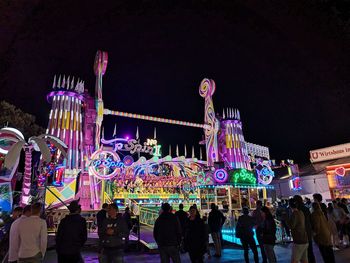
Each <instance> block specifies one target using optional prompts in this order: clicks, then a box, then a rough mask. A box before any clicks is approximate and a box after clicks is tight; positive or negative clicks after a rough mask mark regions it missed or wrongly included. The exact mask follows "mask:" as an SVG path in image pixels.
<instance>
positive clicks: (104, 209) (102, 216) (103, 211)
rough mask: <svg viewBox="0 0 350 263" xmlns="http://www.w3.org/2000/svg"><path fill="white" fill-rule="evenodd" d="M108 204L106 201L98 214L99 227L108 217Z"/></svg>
mask: <svg viewBox="0 0 350 263" xmlns="http://www.w3.org/2000/svg"><path fill="white" fill-rule="evenodd" d="M107 211H108V204H106V203H104V204H103V205H102V209H101V210H100V211H98V212H97V214H96V221H97V227H98V229H100V228H101V226H102V223H103V221H104V220H105V219H106V218H107Z"/></svg>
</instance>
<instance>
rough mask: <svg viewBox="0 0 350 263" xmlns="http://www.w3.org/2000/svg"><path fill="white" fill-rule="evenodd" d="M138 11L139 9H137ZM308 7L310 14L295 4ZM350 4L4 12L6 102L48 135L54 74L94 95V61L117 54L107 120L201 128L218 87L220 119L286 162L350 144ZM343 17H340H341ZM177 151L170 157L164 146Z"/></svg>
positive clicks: (41, 7) (20, 8)
mask: <svg viewBox="0 0 350 263" xmlns="http://www.w3.org/2000/svg"><path fill="white" fill-rule="evenodd" d="M130 2H132V4H131V3H130ZM296 2H300V3H296ZM342 2H343V1H327V0H323V1H321V0H309V1H295V0H284V1H280V0H270V1H266V0H259V1H247V0H244V1H243V0H242V1H234V0H229V1H217V0H216V1H163V0H162V1H123V2H122V1H117V0H113V1H86V0H84V1H81V0H74V1H67V0H60V1H57V0H45V1H44V0H27V1H20V0H17V1H16V0H11V1H10V0H7V1H5V0H4V1H1V2H0V89H1V90H0V94H1V95H0V98H1V99H6V100H8V101H9V102H11V103H13V104H15V105H16V106H18V107H20V108H22V109H23V110H24V111H27V112H29V113H32V114H34V115H36V116H37V119H38V122H39V124H41V125H42V126H46V125H47V121H48V113H49V109H50V105H49V104H48V103H47V102H46V99H45V96H46V94H47V93H48V92H49V90H50V88H51V85H52V80H53V76H54V74H66V75H74V76H76V77H80V78H82V79H84V80H85V87H88V89H89V90H90V93H91V94H93V89H94V83H95V76H94V73H93V61H94V56H95V53H96V50H98V49H101V50H105V51H107V52H108V53H109V63H108V69H107V73H106V75H105V77H104V82H103V97H104V101H105V107H106V108H108V109H114V110H120V111H128V112H135V113H140V114H147V115H155V116H160V117H168V118H175V119H180V120H188V121H193V122H199V123H202V122H203V118H204V101H203V99H202V98H201V97H200V96H199V94H198V86H199V84H200V82H201V80H202V79H203V78H205V77H207V78H212V79H214V80H215V82H216V85H217V90H216V93H215V94H214V105H215V110H216V111H218V112H219V113H220V114H221V112H222V109H223V107H236V108H239V109H240V111H241V117H242V120H243V129H244V135H245V138H246V140H247V141H249V142H254V143H257V144H261V145H265V146H268V147H270V151H271V153H272V157H274V158H276V159H284V158H294V159H296V160H297V161H299V162H305V161H307V159H308V151H309V150H310V149H315V148H319V147H324V146H330V145H334V144H339V143H345V142H348V141H349V134H350V126H349V124H348V120H349V112H350V103H349V95H350V94H349V93H350V91H349V90H350V89H349V83H350V75H349V66H350V52H349V47H350V45H349V44H350V43H349V37H350V30H347V28H345V27H344V26H342V23H343V21H346V20H347V19H348V16H347V9H346V8H347V6H346V5H342ZM335 9H337V10H338V11H340V15H338V16H335V12H334V10H335ZM114 123H117V127H118V134H120V135H125V134H127V133H133V132H135V130H136V126H137V125H138V126H139V128H140V134H141V137H143V138H146V137H150V136H152V134H153V127H155V126H156V127H157V129H158V134H157V135H158V139H159V141H160V142H161V143H162V144H163V145H167V144H169V143H172V145H173V146H175V145H176V144H179V145H183V144H187V146H188V147H189V146H190V145H196V147H197V145H198V141H199V140H200V139H201V136H202V131H201V130H200V129H196V128H185V127H180V126H179V127H178V126H169V125H163V124H154V123H150V122H145V121H132V120H127V119H123V118H119V117H107V118H105V126H106V135H109V134H111V133H112V130H113V125H114ZM166 148H167V146H166Z"/></svg>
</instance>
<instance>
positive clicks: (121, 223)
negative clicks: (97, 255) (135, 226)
mask: <svg viewBox="0 0 350 263" xmlns="http://www.w3.org/2000/svg"><path fill="white" fill-rule="evenodd" d="M118 211H119V210H118V206H117V205H116V204H110V205H109V206H108V216H109V217H108V218H106V219H105V220H104V221H103V223H102V225H101V228H99V229H98V231H99V236H100V244H101V246H102V255H101V262H102V263H121V262H123V253H124V247H125V239H126V236H127V235H128V234H129V230H128V226H127V223H126V222H125V219H124V218H123V216H122V215H121V214H118Z"/></svg>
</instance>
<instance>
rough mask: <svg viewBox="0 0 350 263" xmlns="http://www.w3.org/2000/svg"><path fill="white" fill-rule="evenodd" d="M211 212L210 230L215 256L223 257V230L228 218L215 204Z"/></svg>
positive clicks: (209, 219)
mask: <svg viewBox="0 0 350 263" xmlns="http://www.w3.org/2000/svg"><path fill="white" fill-rule="evenodd" d="M210 208H211V211H210V213H209V218H208V224H209V228H210V233H211V237H212V238H213V241H214V246H215V254H214V257H221V250H222V246H221V235H220V233H221V228H222V226H223V224H224V223H225V220H226V217H225V216H224V215H223V214H222V213H221V212H220V211H219V210H218V209H217V208H216V205H215V204H214V203H213V204H211V206H210Z"/></svg>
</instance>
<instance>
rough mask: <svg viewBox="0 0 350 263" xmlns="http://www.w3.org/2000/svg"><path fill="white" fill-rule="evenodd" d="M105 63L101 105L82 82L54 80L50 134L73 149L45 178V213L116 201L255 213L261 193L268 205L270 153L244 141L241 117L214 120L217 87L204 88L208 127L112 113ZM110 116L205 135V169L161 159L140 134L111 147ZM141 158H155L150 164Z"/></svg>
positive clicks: (98, 93)
mask: <svg viewBox="0 0 350 263" xmlns="http://www.w3.org/2000/svg"><path fill="white" fill-rule="evenodd" d="M107 62H108V55H107V52H103V51H98V52H97V54H96V58H95V64H94V72H95V75H96V85H95V99H94V98H92V97H91V96H90V95H89V94H88V92H87V90H85V88H84V82H83V81H81V80H78V81H77V82H76V83H75V82H74V78H73V79H70V77H68V78H65V76H63V77H62V78H61V76H59V78H58V79H56V76H55V78H54V82H53V86H52V91H51V92H50V93H49V94H48V96H47V99H48V101H49V102H50V103H52V109H51V112H50V115H49V124H48V128H47V132H46V133H47V134H50V135H52V136H56V137H58V138H59V139H61V140H62V141H63V142H64V143H65V144H66V145H67V147H68V154H67V155H68V156H67V159H64V158H62V157H61V156H60V152H59V151H57V149H52V153H53V158H52V159H53V163H51V166H50V164H49V165H48V166H47V167H46V169H44V171H46V172H41V176H42V177H43V180H44V178H45V177H47V176H51V177H53V178H51V179H50V180H49V182H50V183H51V184H50V186H48V190H47V192H46V200H45V202H46V205H50V206H51V207H60V206H62V203H66V202H69V201H70V200H73V199H75V198H80V202H81V204H82V207H83V209H86V210H88V209H98V208H99V207H100V206H101V204H102V203H103V202H105V201H113V200H114V201H117V202H119V203H120V204H126V203H128V204H129V205H130V204H131V202H133V203H137V204H142V205H147V204H149V203H153V204H155V203H160V202H162V201H169V200H171V201H172V202H174V203H180V202H190V200H191V202H197V203H201V205H202V208H203V209H205V208H208V207H209V205H210V203H211V202H215V203H217V204H219V205H224V206H225V207H226V206H227V205H228V206H229V207H230V209H232V208H236V207H241V204H242V203H244V202H246V204H247V205H249V206H250V207H254V205H255V201H256V200H257V199H258V198H259V191H260V195H261V196H263V197H265V198H266V189H267V188H269V185H268V184H269V183H270V182H271V181H272V178H273V176H274V174H273V171H272V170H271V167H270V162H269V159H270V156H269V149H268V148H267V147H263V146H259V145H256V144H252V143H247V142H246V141H245V140H244V136H243V131H242V122H241V118H240V112H239V111H238V110H237V109H232V108H228V109H226V110H224V111H223V114H222V116H219V115H218V114H216V113H215V110H214V104H213V99H212V96H213V94H214V92H215V89H216V86H215V82H214V81H213V80H210V79H204V80H203V81H202V82H201V84H200V87H199V94H200V96H201V97H203V99H204V101H205V110H204V114H205V117H204V124H199V123H191V122H186V121H180V120H172V119H166V118H159V117H152V116H146V115H141V114H135V113H127V112H121V111H115V110H109V109H105V108H104V104H103V98H102V79H103V76H104V74H105V73H106V69H107ZM104 115H114V116H119V117H126V118H134V119H141V120H148V121H154V122H162V123H168V124H173V125H174V124H175V125H181V126H188V127H194V128H201V129H203V130H204V135H205V149H206V161H203V160H198V159H196V158H195V157H194V154H192V157H191V158H187V157H186V156H177V157H175V158H173V157H172V156H171V153H169V155H167V156H164V157H162V156H161V151H160V150H161V148H160V147H161V146H160V145H158V144H157V140H156V138H154V139H150V140H148V141H147V142H144V143H141V142H140V139H139V138H138V131H137V134H136V138H128V139H125V138H117V137H116V136H115V133H116V132H114V136H113V138H110V139H105V138H104V135H103V127H102V123H103V117H104ZM101 135H102V136H101ZM101 137H102V138H101ZM141 153H142V154H143V155H146V156H151V158H149V159H146V158H145V156H141ZM135 155H137V156H136V157H135ZM135 158H137V159H136V160H135ZM255 160H257V161H256V162H255V163H254V161H255ZM253 164H254V167H252V165H253ZM259 189H261V190H259Z"/></svg>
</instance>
